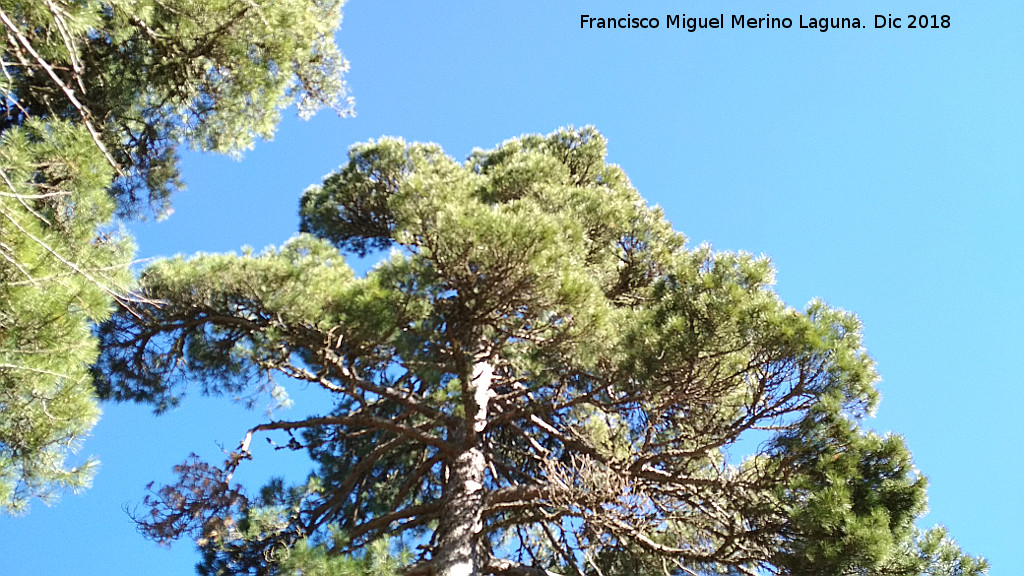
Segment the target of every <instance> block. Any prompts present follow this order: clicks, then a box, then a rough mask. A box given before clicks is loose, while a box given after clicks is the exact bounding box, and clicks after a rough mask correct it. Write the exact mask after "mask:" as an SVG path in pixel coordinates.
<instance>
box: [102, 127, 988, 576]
mask: <svg viewBox="0 0 1024 576" xmlns="http://www.w3.org/2000/svg"><path fill="white" fill-rule="evenodd" d="M301 215H302V229H303V232H304V233H303V234H301V235H299V236H298V237H296V238H294V239H293V240H291V241H289V242H288V243H286V244H285V245H284V246H283V247H281V248H280V249H270V250H267V251H266V252H264V253H262V254H259V255H255V254H251V253H246V254H243V255H240V256H238V255H199V256H195V257H193V258H176V259H172V260H166V261H162V262H159V263H157V264H155V265H153V266H151V267H150V268H148V269H147V270H146V271H145V272H144V273H143V274H142V276H141V278H140V283H141V290H142V296H143V298H144V299H145V300H147V301H151V302H153V304H152V305H148V306H144V307H141V308H137V309H135V310H134V314H133V313H129V312H120V313H118V314H117V315H116V316H115V317H114V318H113V319H112V320H111V321H110V322H108V323H106V324H105V325H104V326H103V329H102V335H101V338H102V344H103V347H104V352H103V355H102V358H101V362H100V363H99V364H98V365H97V369H96V377H97V384H98V386H99V389H100V391H101V393H102V394H103V395H104V396H106V397H110V398H114V399H118V400H135V401H142V402H149V403H152V404H153V405H155V406H156V408H157V409H158V410H165V409H168V408H170V407H172V406H174V405H175V404H176V403H177V402H178V401H179V400H180V398H181V395H182V394H183V393H184V391H185V389H186V388H187V387H188V386H190V385H198V386H200V388H201V390H202V392H204V393H207V394H224V395H228V396H232V395H238V394H241V393H243V392H244V393H250V394H251V393H252V392H254V391H258V390H260V389H261V388H264V389H266V388H267V387H268V382H269V380H268V378H269V377H271V376H273V375H275V374H277V375H279V376H280V375H283V376H287V377H290V378H294V379H297V380H300V381H304V382H306V383H311V384H313V385H316V386H319V387H321V388H323V389H324V390H326V391H328V392H330V393H331V395H332V397H333V399H334V402H333V404H332V405H330V406H326V407H325V408H324V410H323V412H321V413H316V414H308V415H305V416H303V417H298V418H294V419H287V420H273V419H270V420H267V421H264V422H262V423H260V424H258V425H256V426H254V427H253V428H252V429H250V430H248V432H241V431H240V436H242V437H244V439H243V440H242V442H241V444H240V446H239V448H238V449H237V451H235V452H234V453H232V454H231V455H230V457H229V458H228V460H227V461H226V462H225V463H224V464H222V465H219V464H218V465H215V464H210V463H206V462H202V461H200V460H198V459H196V458H191V459H189V460H188V461H186V462H185V463H183V464H182V465H180V466H179V467H178V468H177V471H178V473H179V475H180V482H179V483H177V484H175V485H171V486H166V487H164V488H162V489H159V490H157V491H155V492H153V493H152V494H151V495H150V496H149V498H148V499H147V503H148V504H149V505H150V506H151V507H152V510H151V511H150V513H149V514H147V515H144V516H143V517H142V518H141V526H142V528H143V530H144V531H145V532H146V533H147V534H148V535H149V536H150V537H152V538H154V539H156V540H159V541H169V540H172V539H175V538H178V537H180V536H182V535H186V534H187V535H190V536H192V537H194V538H195V539H196V540H197V542H198V543H199V545H200V546H201V548H202V549H203V551H204V563H203V565H202V566H201V567H200V572H201V573H202V574H207V575H213V574H217V575H224V574H254V575H255V574H259V575H275V574H309V573H324V574H327V573H332V572H330V570H336V573H339V574H340V573H350V572H348V570H350V569H352V563H353V562H357V563H358V562H364V563H365V562H367V561H368V560H367V558H376V559H381V558H383V557H385V556H386V555H382V552H381V550H382V547H383V549H384V550H387V549H391V550H392V551H393V552H395V553H396V554H397V553H398V552H400V551H401V552H402V553H401V555H400V556H398V557H396V558H393V559H392V563H391V564H387V563H385V564H386V567H385V568H386V569H384V568H382V569H381V570H380V572H382V573H384V572H388V571H392V572H393V571H395V570H398V571H400V572H403V573H405V574H407V575H415V574H424V575H426V574H436V575H440V576H469V575H476V574H537V575H540V574H550V573H552V572H553V573H558V574H594V575H604V574H616V575H625V574H651V573H667V574H707V573H731V574H740V573H742V574H755V573H757V571H758V570H767V571H769V572H776V573H784V574H794V575H796V574H801V575H808V576H810V575H836V576H838V575H841V574H874V573H879V574H880V573H885V574H905V575H911V574H920V573H923V571H924V570H937V569H939V568H940V567H945V568H948V569H949V570H951V572H950V573H951V574H952V573H956V574H979V573H981V572H982V571H983V570H984V569H985V565H984V562H983V561H978V560H975V559H973V558H971V557H968V556H965V555H963V554H962V553H961V552H960V551H959V549H957V548H956V547H955V545H953V544H952V543H951V542H949V541H948V539H945V536H944V533H943V532H941V531H933V532H929V533H927V534H924V535H919V534H917V533H915V531H914V526H913V522H914V519H915V518H916V517H917V516H918V515H920V513H921V512H922V511H923V508H924V503H925V501H924V498H925V493H924V490H925V481H924V479H923V478H922V477H921V476H919V475H918V474H917V473H916V472H915V471H914V469H913V466H912V463H911V460H910V456H909V454H908V452H907V451H906V449H905V447H904V445H903V443H902V441H901V440H900V439H899V438H898V437H895V436H886V437H881V436H878V435H876V434H874V433H871V432H868V431H865V430H863V429H861V427H860V424H859V422H860V420H861V419H862V418H863V417H864V416H865V415H866V414H868V413H869V412H870V411H871V410H872V409H873V408H874V407H875V404H876V402H877V400H878V394H877V392H876V390H875V388H874V383H875V381H876V379H877V376H876V374H875V371H874V368H873V363H872V361H871V359H870V358H869V357H868V356H867V354H866V353H865V351H864V349H863V348H862V346H861V337H860V324H859V322H858V320H857V318H856V317H855V316H854V315H852V314H850V313H847V312H844V311H841V310H836V309H832V308H829V307H828V306H826V305H825V304H823V303H822V302H819V301H814V302H811V303H810V304H809V305H808V306H807V307H806V308H805V309H804V310H802V311H800V310H796V309H794V308H791V307H789V306H787V305H785V304H784V303H783V302H781V301H780V299H779V297H778V296H777V295H776V294H775V293H774V292H773V291H772V289H771V285H772V277H773V270H772V267H771V265H770V263H769V262H768V260H767V259H765V258H757V257H753V256H751V255H748V254H742V253H715V252H713V251H712V250H711V249H710V248H709V247H707V246H698V247H695V248H687V247H686V245H685V239H684V237H683V236H682V235H681V234H679V233H677V232H675V231H673V230H672V229H671V227H670V225H669V223H668V222H667V221H666V220H665V218H664V216H663V214H662V213H661V211H660V210H659V209H657V208H653V207H650V206H648V205H647V204H646V203H645V202H644V200H643V199H642V198H641V197H640V196H639V195H638V193H637V192H636V190H634V189H633V187H632V186H631V185H630V182H629V180H628V179H627V177H626V175H625V173H624V172H623V171H622V170H621V169H619V168H618V167H616V166H613V165H609V164H607V163H606V162H605V141H604V139H603V138H602V136H601V135H600V134H599V133H597V132H596V131H595V130H593V129H591V128H584V129H580V130H573V129H569V130H560V131H558V132H556V133H553V134H551V135H549V136H537V135H533V136H524V137H522V138H518V139H515V140H511V141H509V142H506V143H505V144H503V145H502V146H500V147H498V148H497V149H494V150H490V151H476V152H474V153H473V154H472V155H471V156H470V157H469V159H468V160H467V161H465V162H464V163H460V162H457V161H455V160H453V159H452V158H450V157H448V156H446V155H444V154H443V153H442V151H441V149H440V148H439V147H438V146H435V145H429V144H406V143H404V142H402V141H401V140H393V139H386V140H381V141H378V142H369V143H366V144H361V145H358V146H355V147H353V148H352V150H351V152H350V154H349V161H348V163H347V164H346V165H345V166H343V167H342V168H341V169H340V170H339V171H338V172H337V173H335V174H332V175H330V176H328V177H327V178H326V179H325V180H324V182H323V185H322V186H315V187H313V188H311V189H309V190H307V192H306V193H305V195H304V196H303V198H302V202H301ZM385 251H386V252H387V256H386V257H385V258H384V259H383V260H382V261H381V262H380V263H379V264H377V266H376V267H374V268H373V269H372V270H371V271H369V272H368V273H366V274H365V275H357V274H356V273H355V272H354V271H353V270H352V269H351V268H350V267H349V266H348V265H347V264H346V261H345V257H344V254H345V253H350V254H355V255H359V256H365V255H367V254H378V255H383V254H384V253H385ZM751 434H758V435H759V436H758V438H761V439H764V441H763V442H762V443H761V444H760V446H759V447H758V449H757V450H756V453H754V454H751V455H750V456H749V457H745V458H741V457H740V456H741V455H742V451H743V450H744V448H743V446H746V447H747V448H746V449H747V450H751V449H752V448H749V447H750V446H753V442H750V441H747V442H746V443H743V444H740V441H741V440H743V439H745V438H748V437H750V435H751ZM262 435H269V436H272V437H274V440H275V443H276V444H277V445H278V446H282V447H286V448H288V449H292V450H298V451H306V452H308V454H309V456H310V457H311V459H312V461H313V463H314V465H315V468H314V470H312V472H311V473H310V475H309V478H308V480H307V481H306V482H304V483H301V484H299V485H296V486H287V485H285V484H284V483H283V482H282V481H275V482H273V483H271V484H270V485H268V486H266V487H264V488H263V490H262V491H260V493H259V494H258V495H257V494H255V493H252V492H248V491H246V490H245V489H244V488H243V487H241V486H237V485H234V484H232V483H231V477H232V475H233V473H234V472H235V470H236V469H237V468H238V467H239V466H240V465H242V463H243V462H244V461H245V460H247V459H248V458H250V457H251V453H250V450H249V447H250V444H251V442H252V441H253V438H254V437H256V436H262ZM731 452H737V453H736V454H732V455H730V453H731ZM367 550H372V551H373V553H372V554H369V555H368V556H367V555H365V553H366V551H367ZM940 556H941V558H940ZM360 559H362V560H360ZM396 563H397V566H396ZM364 568H365V565H364ZM945 568H943V569H945Z"/></svg>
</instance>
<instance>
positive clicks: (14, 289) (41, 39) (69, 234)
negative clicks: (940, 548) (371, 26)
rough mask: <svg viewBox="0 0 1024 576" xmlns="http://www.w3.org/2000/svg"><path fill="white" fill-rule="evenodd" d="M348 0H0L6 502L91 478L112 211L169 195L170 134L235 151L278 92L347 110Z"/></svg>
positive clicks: (265, 124) (174, 162) (111, 289)
mask: <svg viewBox="0 0 1024 576" xmlns="http://www.w3.org/2000/svg"><path fill="white" fill-rule="evenodd" d="M341 1H342V0H285V1H280V2H243V3H237V2H232V1H229V0H74V1H71V0H36V1H31V2H22V1H14V0H0V23H2V26H3V32H4V37H5V38H6V40H5V43H4V47H3V58H2V61H0V68H2V75H0V93H2V95H3V98H0V510H5V511H8V512H18V511H22V510H24V507H25V505H26V504H27V502H28V501H29V500H30V499H31V498H32V497H43V498H51V497H52V496H54V495H56V494H57V492H59V491H60V489H62V488H77V487H82V486H84V485H86V484H87V483H88V480H89V478H90V471H91V469H92V468H93V463H92V462H85V463H82V464H79V465H69V464H67V463H66V459H67V456H68V455H69V453H70V452H73V450H74V448H75V446H76V445H77V443H78V442H79V440H80V439H81V437H82V436H83V435H84V434H85V433H87V432H88V431H89V430H90V429H91V428H92V425H93V424H94V423H95V421H96V419H97V416H98V414H99V410H98V407H97V405H96V401H95V399H94V398H93V392H92V389H91V382H90V379H89V376H88V366H89V365H90V364H91V363H92V361H93V360H94V359H95V358H96V354H97V348H96V340H95V338H94V337H93V336H92V335H91V333H90V323H91V322H95V321H102V320H104V319H105V318H107V317H108V316H109V314H110V312H111V310H112V303H113V302H114V300H115V299H117V298H120V297H121V296H122V295H124V294H126V293H127V290H128V288H129V286H130V283H131V274H130V273H129V271H128V263H129V261H130V259H131V257H132V253H133V249H132V243H131V240H130V238H128V237H127V235H126V234H124V233H123V232H122V231H121V230H120V229H119V227H118V226H116V225H114V216H115V213H120V214H121V215H122V216H128V215H135V216H139V215H146V214H156V215H164V214H166V213H167V212H168V211H169V208H170V205H169V197H170V194H171V193H172V192H173V191H174V190H176V189H178V188H180V186H181V181H180V178H179V173H178V154H177V148H178V146H181V145H186V146H189V147H192V148H196V149H202V150H214V151H219V152H238V151H240V150H243V149H245V148H247V147H249V146H251V145H252V144H253V142H254V141H255V140H256V139H258V138H261V137H269V136H270V135H271V134H272V132H273V129H274V127H275V126H276V124H277V122H278V120H279V117H280V109H281V108H282V107H284V106H287V105H289V104H291V103H296V102H297V104H298V106H299V110H300V112H302V113H304V114H306V113H311V112H312V111H314V110H316V109H317V108H320V107H323V106H329V107H334V108H335V109H337V110H338V111H339V112H342V113H346V112H347V111H348V110H349V107H350V105H351V102H350V101H348V100H347V99H346V96H345V86H344V84H343V82H342V80H341V73H342V72H344V70H345V68H346V66H347V64H346V62H345V60H344V59H343V58H342V57H341V55H340V54H339V53H338V50H337V48H336V47H335V46H334V42H333V37H332V34H333V32H334V30H335V28H336V27H337V25H338V23H339V19H340V5H341Z"/></svg>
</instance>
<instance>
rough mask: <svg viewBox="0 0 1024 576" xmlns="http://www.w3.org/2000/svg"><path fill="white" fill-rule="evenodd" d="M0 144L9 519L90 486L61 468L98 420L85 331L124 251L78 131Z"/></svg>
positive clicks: (87, 469) (101, 311)
mask: <svg viewBox="0 0 1024 576" xmlns="http://www.w3.org/2000/svg"><path fill="white" fill-rule="evenodd" d="M0 138H2V139H0V175H2V178H3V180H4V184H5V185H6V191H3V192H0V238H2V240H0V302H2V305H0V414H2V417H0V509H5V508H6V509H7V510H9V511H11V512H19V511H21V510H22V509H23V507H24V506H25V504H26V503H27V501H28V499H29V498H30V497H32V496H39V497H42V498H47V499H49V498H51V497H52V496H54V495H55V491H56V490H58V489H62V488H73V489H77V488H81V487H83V486H86V485H87V484H88V482H89V479H90V478H91V470H92V468H93V467H94V462H93V461H86V462H84V463H82V464H79V465H76V466H67V465H66V464H65V463H64V459H65V455H66V454H67V453H68V452H71V451H74V449H75V448H76V446H77V441H78V439H79V438H81V437H82V435H83V434H85V433H87V432H88V431H89V430H90V429H91V428H92V426H93V425H94V424H95V422H96V420H97V418H98V417H99V409H98V407H97V406H96V402H95V400H94V398H93V391H92V383H91V379H90V377H89V373H88V369H87V368H88V365H89V364H90V363H91V362H92V361H93V360H94V359H95V358H96V355H97V352H98V351H97V349H96V342H95V339H94V338H92V337H91V335H90V331H89V322H90V321H100V320H103V319H105V318H107V317H108V316H109V315H110V312H111V306H110V300H111V294H112V293H116V292H119V291H123V290H125V289H126V288H127V287H128V285H129V282H130V274H129V272H128V268H127V265H128V260H129V258H130V257H131V254H132V251H133V247H132V245H131V243H130V242H128V241H127V240H126V239H124V238H121V237H119V236H118V235H117V234H111V233H103V232H102V231H101V227H102V226H103V225H105V224H107V223H108V222H109V219H110V217H111V215H112V213H113V210H114V202H113V200H111V198H110V197H109V196H108V195H107V190H106V187H107V185H108V184H109V182H110V175H111V169H110V166H109V165H108V164H107V163H106V162H105V161H104V159H103V157H102V155H101V154H99V153H98V151H97V150H96V148H95V146H94V145H93V144H92V142H91V141H90V139H89V136H88V134H87V133H86V132H85V131H83V130H79V129H77V128H76V127H75V126H73V125H71V124H69V123H67V122H42V121H38V120H31V121H29V122H27V123H26V124H25V126H23V127H19V128H14V129H10V130H7V131H6V132H4V133H3V135H2V137H0Z"/></svg>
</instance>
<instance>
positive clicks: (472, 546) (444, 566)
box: [432, 447, 487, 576]
mask: <svg viewBox="0 0 1024 576" xmlns="http://www.w3.org/2000/svg"><path fill="white" fill-rule="evenodd" d="M486 465H487V463H486V460H485V459H484V453H483V452H481V451H480V449H479V448H476V447H474V448H471V449H469V450H467V451H465V452H463V453H462V454H460V455H459V457H458V458H456V459H455V463H454V465H453V466H452V474H451V476H450V477H449V479H448V484H447V486H446V492H448V494H447V495H446V496H447V497H448V501H447V502H446V503H445V506H444V510H443V512H442V513H441V519H440V522H439V523H438V526H437V534H438V539H437V549H436V552H435V554H434V557H433V560H432V563H433V564H434V567H435V570H436V574H437V575H438V576H477V575H478V574H480V569H481V568H482V567H483V563H484V562H485V561H486V559H483V558H480V557H479V556H480V555H479V550H478V549H479V536H480V531H481V530H482V529H483V514H482V513H483V505H484V485H483V481H484V470H485V468H486Z"/></svg>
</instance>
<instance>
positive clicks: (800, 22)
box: [580, 14, 950, 32]
mask: <svg viewBox="0 0 1024 576" xmlns="http://www.w3.org/2000/svg"><path fill="white" fill-rule="evenodd" d="M872 24H873V27H874V28H884V29H896V28H899V29H902V28H906V29H926V28H931V29H939V28H949V27H950V17H949V15H948V14H908V15H906V16H895V17H894V16H893V15H892V14H875V15H874V18H873V22H872ZM794 26H795V27H796V28H800V29H805V30H817V31H818V32H828V31H829V30H842V29H865V28H868V26H867V25H864V24H861V19H860V18H856V17H852V16H843V17H810V16H804V15H803V14H800V15H799V16H797V18H796V20H795V21H794V20H793V18H790V17H788V16H772V15H771V14H765V15H764V16H747V15H745V14H731V15H730V16H729V18H726V16H725V14H719V15H718V16H687V15H686V14H666V15H665V18H664V19H662V18H657V17H647V16H644V17H641V16H633V15H632V14H626V15H625V16H621V17H617V16H611V17H598V16H591V15H589V14H581V15H580V28H589V29H594V28H597V29H654V28H666V29H678V30H686V31H687V32H696V31H697V30H712V29H722V28H726V27H728V28H739V29H745V30H758V29H761V30H788V29H790V28H793V27H794Z"/></svg>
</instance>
